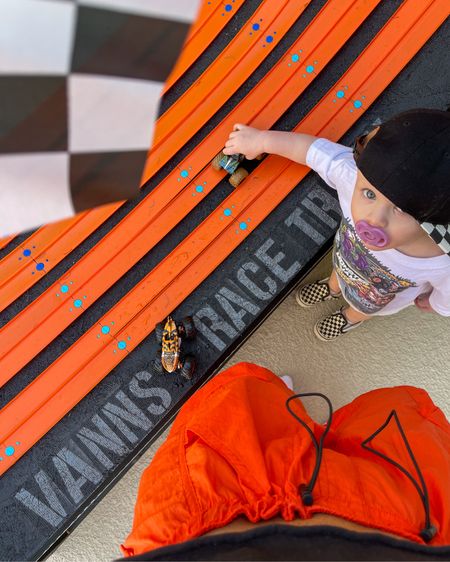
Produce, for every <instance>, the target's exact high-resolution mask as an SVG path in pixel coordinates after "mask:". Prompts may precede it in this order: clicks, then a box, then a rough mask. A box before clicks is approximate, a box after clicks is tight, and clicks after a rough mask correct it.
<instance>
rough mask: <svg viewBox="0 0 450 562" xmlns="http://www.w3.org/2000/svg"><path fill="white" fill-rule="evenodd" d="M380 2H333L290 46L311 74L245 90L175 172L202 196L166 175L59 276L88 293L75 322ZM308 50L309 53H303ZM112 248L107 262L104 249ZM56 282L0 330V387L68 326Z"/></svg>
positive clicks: (284, 73)
mask: <svg viewBox="0 0 450 562" xmlns="http://www.w3.org/2000/svg"><path fill="white" fill-rule="evenodd" d="M378 1H379V0H368V1H365V2H364V6H362V5H361V7H360V9H358V10H354V9H353V8H354V7H355V5H357V4H358V2H359V0H332V1H331V2H330V3H328V4H327V5H326V7H325V8H324V9H322V10H321V11H320V12H319V14H318V15H317V17H316V18H315V19H314V20H313V22H311V24H310V25H309V26H308V28H307V29H306V30H305V32H304V33H303V34H302V35H301V36H300V37H299V39H298V40H297V41H296V42H295V43H294V45H293V46H292V48H293V50H294V51H295V50H299V49H300V48H301V46H304V47H305V48H304V49H303V52H304V53H305V58H306V60H309V59H311V60H313V59H314V58H315V57H316V58H317V59H319V60H320V61H321V62H320V65H319V64H317V65H316V68H315V72H314V73H311V74H310V75H308V76H307V77H306V78H305V79H302V80H301V81H299V80H298V79H297V76H296V74H295V73H293V72H292V67H289V66H288V62H287V58H288V57H283V58H282V59H281V60H280V62H279V63H278V64H277V65H276V66H275V67H274V68H273V69H272V70H271V71H270V72H269V73H268V74H267V75H266V76H265V77H264V78H263V79H262V80H261V82H260V83H259V87H258V89H255V90H253V91H251V92H250V93H249V94H248V96H246V98H244V99H243V100H242V101H241V102H240V103H239V104H238V105H237V106H236V107H235V108H234V110H232V111H231V112H230V114H229V115H228V116H227V117H226V118H225V119H224V120H223V121H222V123H221V124H220V125H219V126H218V127H216V129H215V130H214V131H213V132H212V133H210V134H209V135H208V136H207V137H206V138H205V139H204V141H203V142H201V143H200V144H199V145H198V146H197V147H196V149H195V150H194V152H193V153H191V154H190V155H189V156H187V157H186V158H185V159H184V160H183V162H181V163H180V164H179V166H178V168H180V169H183V168H186V169H189V168H190V171H189V176H191V175H192V176H196V175H197V174H199V173H200V175H201V179H198V178H197V179H196V180H195V181H196V183H197V182H199V181H200V183H201V184H202V185H203V184H204V188H203V190H202V194H201V196H200V194H199V196H198V197H196V198H193V197H192V190H193V188H194V187H195V186H192V185H191V181H190V179H189V176H188V178H186V179H185V180H184V181H177V180H183V179H184V178H182V177H180V170H179V169H175V170H174V171H173V172H172V173H169V174H168V176H167V177H166V179H165V180H163V181H162V182H161V183H160V184H159V185H158V186H156V187H155V188H154V189H153V191H152V192H151V193H150V194H149V195H148V196H147V197H146V198H145V199H144V200H143V201H142V202H141V203H140V204H139V205H137V206H136V207H135V209H134V210H133V211H132V212H130V213H129V214H128V215H127V216H126V218H125V219H124V220H123V221H122V222H121V223H120V224H119V225H118V226H117V227H116V228H115V229H114V230H112V231H111V232H109V233H108V235H107V236H105V237H104V238H103V239H102V241H101V242H100V243H99V244H97V246H96V247H95V248H93V250H92V251H91V252H90V253H89V254H87V255H86V256H84V257H83V258H82V259H81V260H80V261H79V262H78V263H77V264H76V265H75V266H74V267H73V268H72V269H71V270H69V271H68V272H67V274H66V277H65V278H66V279H70V280H71V281H72V283H73V285H74V287H73V288H74V290H76V294H79V295H80V297H81V292H82V291H85V290H87V289H89V293H90V297H89V301H87V300H86V302H84V303H83V308H81V307H80V308H79V309H78V311H75V316H78V315H80V314H82V313H83V311H84V310H86V308H87V307H89V306H91V304H92V303H94V302H95V300H96V299H97V298H99V297H100V296H101V295H102V294H104V293H105V291H106V290H108V289H109V288H110V287H111V286H112V285H113V284H114V282H116V281H117V280H118V279H120V277H121V276H122V275H123V274H124V273H126V272H127V271H128V270H129V269H130V268H131V267H132V266H134V265H135V263H136V262H137V261H138V260H139V259H141V258H142V257H143V256H144V255H145V254H146V253H147V252H148V251H149V250H150V249H151V248H152V247H154V246H155V245H156V244H157V243H158V242H159V241H160V240H161V239H162V238H163V237H164V236H165V235H166V234H167V233H168V232H169V231H170V230H171V228H173V227H174V226H176V224H177V223H178V222H179V221H180V220H181V219H182V218H183V217H184V216H185V215H187V214H188V213H189V211H190V210H191V209H192V208H193V207H194V206H195V205H197V204H198V203H200V201H201V200H202V199H203V198H204V197H205V196H206V195H207V194H208V193H209V192H210V190H211V189H213V187H214V186H215V185H216V184H217V183H218V181H219V180H220V179H221V176H220V175H218V174H217V173H216V172H213V170H212V169H210V168H207V169H206V170H204V171H203V167H204V165H205V160H206V162H208V161H209V160H211V159H212V158H213V156H214V155H215V154H216V153H217V152H218V150H219V149H220V147H221V146H222V145H223V143H224V141H225V139H226V136H227V133H228V132H229V131H230V130H231V128H232V125H233V123H235V122H238V121H243V120H245V119H247V121H248V122H250V121H251V122H253V123H254V124H255V125H256V126H259V127H267V128H268V127H270V126H271V125H273V123H274V122H275V120H276V119H277V118H279V117H280V116H281V115H282V113H283V112H284V111H285V110H286V109H287V108H288V107H289V105H290V104H291V103H292V102H293V101H294V100H295V99H296V98H297V97H298V96H299V95H300V94H301V92H302V91H304V90H305V89H306V87H307V86H308V85H309V84H310V82H311V81H312V80H314V78H315V77H316V76H318V75H319V73H320V72H321V71H322V70H323V68H324V66H325V65H326V63H327V62H328V61H329V60H330V59H331V58H332V57H333V56H334V55H335V53H336V52H337V51H338V50H339V48H340V46H342V45H343V44H344V43H345V41H346V40H347V39H348V38H349V37H350V36H351V34H352V33H353V32H354V31H355V30H356V29H357V28H358V26H359V25H360V24H361V22H362V21H363V20H364V18H365V17H367V16H368V15H369V13H370V11H371V10H372V9H373V8H374V7H375V6H376V4H377V3H378ZM307 46H308V47H307ZM112 248H114V255H113V256H112V255H111V254H112V252H111V249H112ZM60 284H61V283H60V281H58V282H57V283H55V284H54V285H52V286H51V287H49V289H48V290H47V291H46V293H44V294H42V295H41V297H40V298H39V299H37V300H36V301H35V302H33V303H32V304H31V305H30V306H28V307H27V308H26V309H25V310H23V311H22V312H21V313H20V314H18V315H17V316H16V317H15V318H14V319H12V320H11V322H10V323H9V325H8V326H7V327H5V328H4V329H3V330H0V384H4V383H5V382H7V381H8V380H9V379H10V378H11V377H12V376H13V375H14V374H15V373H16V372H17V371H18V370H19V369H21V368H22V367H23V366H24V365H25V364H26V363H28V361H30V360H31V359H32V358H33V357H34V356H35V355H36V354H37V353H39V352H40V351H41V350H42V349H43V348H44V347H45V346H46V345H48V344H49V343H50V342H51V341H52V340H53V339H54V338H55V337H57V335H58V334H60V333H61V332H62V331H63V330H64V329H65V328H66V327H67V326H68V325H69V324H70V323H71V322H73V320H74V310H73V309H72V311H71V310H70V307H68V306H67V302H68V301H70V300H71V299H73V295H72V292H71V293H69V292H67V293H65V294H60V296H59V298H58V299H56V300H55V294H58V288H59V286H60Z"/></svg>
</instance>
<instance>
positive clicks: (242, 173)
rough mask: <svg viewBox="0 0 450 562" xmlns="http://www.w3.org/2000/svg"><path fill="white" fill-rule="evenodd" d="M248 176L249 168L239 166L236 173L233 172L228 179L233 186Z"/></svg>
mask: <svg viewBox="0 0 450 562" xmlns="http://www.w3.org/2000/svg"><path fill="white" fill-rule="evenodd" d="M247 176H248V172H247V170H245V169H244V168H238V169H237V170H236V171H235V172H234V174H231V176H230V177H229V179H228V181H229V182H230V183H231V185H232V186H233V187H237V186H238V185H239V184H240V183H241V182H242V181H243V180H245V178H246V177H247Z"/></svg>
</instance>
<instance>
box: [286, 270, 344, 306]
mask: <svg viewBox="0 0 450 562" xmlns="http://www.w3.org/2000/svg"><path fill="white" fill-rule="evenodd" d="M328 279H329V277H327V278H326V279H322V280H321V281H316V282H315V283H308V284H307V285H303V287H300V288H299V289H298V290H297V292H296V293H295V300H296V301H297V303H298V304H299V305H300V306H303V307H304V308H309V307H310V306H314V305H315V304H317V303H318V302H323V301H331V300H334V299H338V298H339V297H340V296H341V295H340V293H339V295H332V294H331V291H330V287H329V286H328Z"/></svg>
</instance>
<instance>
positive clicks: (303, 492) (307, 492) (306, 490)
mask: <svg viewBox="0 0 450 562" xmlns="http://www.w3.org/2000/svg"><path fill="white" fill-rule="evenodd" d="M307 396H318V397H320V398H323V399H324V400H325V401H326V403H327V405H328V420H327V423H326V427H325V431H324V432H323V433H322V436H321V437H320V440H319V442H317V439H316V437H315V435H314V433H313V432H312V431H311V429H310V428H309V427H308V425H307V424H306V423H305V422H304V421H303V420H302V419H301V418H299V417H298V416H297V414H296V413H295V412H294V411H293V410H292V409H291V407H290V402H291V401H292V400H296V399H297V398H304V397H307ZM286 408H287V410H288V412H289V413H290V414H291V415H292V416H293V417H294V418H295V419H296V420H297V421H298V422H299V423H300V424H301V425H302V426H303V427H304V428H305V429H306V431H307V432H308V434H309V436H310V437H311V440H312V442H313V445H314V449H315V451H316V462H315V465H314V470H313V473H312V476H311V479H310V481H309V482H308V484H306V485H305V484H301V485H300V486H299V488H298V489H299V494H300V497H301V499H302V502H303V505H306V506H311V505H312V504H313V503H314V498H313V495H312V492H313V489H314V486H315V484H316V481H317V478H318V476H319V470H320V465H321V463H322V452H323V443H324V440H325V437H326V435H327V433H328V431H329V430H330V427H331V421H332V418H333V405H332V404H331V401H330V400H329V398H328V397H327V396H325V395H324V394H321V393H320V392H305V393H302V394H294V395H293V396H290V397H289V398H288V399H287V400H286ZM392 418H394V420H395V423H396V424H397V427H398V430H399V432H400V435H401V436H402V439H403V442H404V444H405V447H406V449H407V451H408V454H409V456H410V458H411V460H412V462H413V464H414V468H415V469H416V472H417V474H418V476H419V480H420V484H421V486H419V484H418V483H417V480H416V479H415V478H414V476H412V474H411V473H410V472H408V471H407V470H406V469H405V468H404V467H403V466H401V465H400V464H399V463H398V462H396V461H394V460H393V459H391V458H389V457H388V456H386V455H385V454H383V453H380V452H379V451H377V450H376V449H374V448H373V447H371V446H369V445H368V443H369V441H371V440H372V439H374V438H375V437H376V436H377V435H378V434H379V433H381V432H382V431H383V430H384V429H385V427H386V426H387V425H388V424H389V422H390V421H391V419H392ZM361 447H362V448H363V449H365V450H366V451H369V452H371V453H373V454H375V455H377V456H379V457H380V458H382V459H383V460H385V461H386V462H388V463H390V464H392V465H393V466H395V467H396V468H398V470H400V471H401V472H402V473H403V474H404V475H405V476H407V477H408V478H409V480H410V481H411V482H412V484H413V485H414V487H415V489H416V491H417V493H418V494H419V496H420V499H421V500H422V504H423V507H424V510H425V527H424V528H423V529H422V530H421V531H420V533H419V534H420V537H421V538H422V539H423V540H424V541H425V542H427V543H428V542H430V541H431V540H432V539H433V537H434V536H435V535H436V533H437V528H436V526H435V525H433V524H432V523H431V514H430V499H429V496H428V489H427V486H426V483H425V479H424V477H423V475H422V472H421V470H420V468H419V465H418V463H417V461H416V458H415V456H414V453H413V452H412V449H411V446H410V444H409V442H408V439H407V438H406V434H405V432H404V430H403V427H402V425H401V423H400V420H399V418H398V415H397V412H396V411H395V410H392V412H391V413H390V414H389V416H388V417H387V419H386V421H385V422H384V423H383V425H381V426H380V427H379V428H378V429H377V430H376V431H375V432H374V433H373V434H372V435H371V436H370V437H368V438H367V439H365V440H364V441H363V442H362V443H361Z"/></svg>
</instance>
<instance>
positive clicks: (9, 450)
mask: <svg viewBox="0 0 450 562" xmlns="http://www.w3.org/2000/svg"><path fill="white" fill-rule="evenodd" d="M14 453H15V449H14V447H6V449H5V455H6V456H7V457H12V456H13V455H14Z"/></svg>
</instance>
